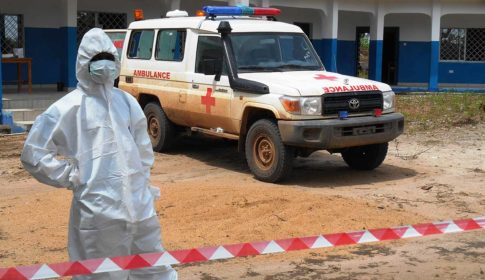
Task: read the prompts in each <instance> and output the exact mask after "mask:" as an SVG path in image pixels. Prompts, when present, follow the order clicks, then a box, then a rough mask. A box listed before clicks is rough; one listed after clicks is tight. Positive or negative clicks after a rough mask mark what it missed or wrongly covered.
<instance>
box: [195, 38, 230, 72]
mask: <svg viewBox="0 0 485 280" xmlns="http://www.w3.org/2000/svg"><path fill="white" fill-rule="evenodd" d="M222 53H223V50H222V41H221V37H216V36H199V41H198V42H197V56H196V58H195V72H196V73H204V68H203V67H204V66H203V61H204V59H207V58H217V57H218V56H220V54H222ZM225 66H226V65H225V63H224V64H223V68H222V74H223V75H227V71H226V70H227V69H226V67H225Z"/></svg>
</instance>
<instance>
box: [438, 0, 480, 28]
mask: <svg viewBox="0 0 485 280" xmlns="http://www.w3.org/2000/svg"><path fill="white" fill-rule="evenodd" d="M483 5H485V3H484V4H483ZM453 27H456V28H485V14H484V15H445V16H443V17H442V18H441V28H453Z"/></svg>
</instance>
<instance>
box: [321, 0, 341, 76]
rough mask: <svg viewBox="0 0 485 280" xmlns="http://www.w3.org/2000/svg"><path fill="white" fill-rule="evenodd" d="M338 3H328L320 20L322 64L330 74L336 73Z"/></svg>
mask: <svg viewBox="0 0 485 280" xmlns="http://www.w3.org/2000/svg"><path fill="white" fill-rule="evenodd" d="M338 11H339V10H338V2H337V0H331V1H329V2H328V6H327V11H326V16H325V17H324V18H323V20H322V24H323V26H322V30H323V46H322V49H323V55H322V56H323V64H324V65H325V69H326V70H327V71H330V72H337V70H338V69H337V39H338Z"/></svg>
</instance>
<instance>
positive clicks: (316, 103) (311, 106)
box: [300, 97, 322, 116]
mask: <svg viewBox="0 0 485 280" xmlns="http://www.w3.org/2000/svg"><path fill="white" fill-rule="evenodd" d="M300 102H301V114H302V115H312V116H314V115H321V114H322V99H321V97H304V98H301V101H300Z"/></svg>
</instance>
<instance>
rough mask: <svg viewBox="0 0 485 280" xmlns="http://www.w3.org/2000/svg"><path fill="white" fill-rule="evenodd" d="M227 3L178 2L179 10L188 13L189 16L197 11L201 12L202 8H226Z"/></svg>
mask: <svg viewBox="0 0 485 280" xmlns="http://www.w3.org/2000/svg"><path fill="white" fill-rule="evenodd" d="M227 5H228V3H227V1H211V0H202V1H187V0H182V1H181V2H180V10H183V11H186V12H187V13H189V16H194V15H195V12H197V11H198V10H202V8H203V7H204V6H227Z"/></svg>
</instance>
